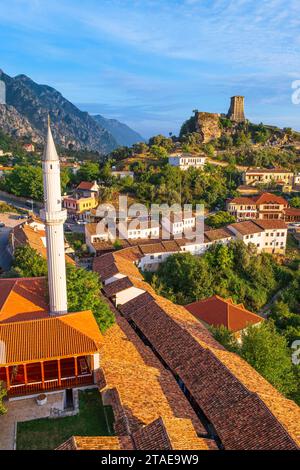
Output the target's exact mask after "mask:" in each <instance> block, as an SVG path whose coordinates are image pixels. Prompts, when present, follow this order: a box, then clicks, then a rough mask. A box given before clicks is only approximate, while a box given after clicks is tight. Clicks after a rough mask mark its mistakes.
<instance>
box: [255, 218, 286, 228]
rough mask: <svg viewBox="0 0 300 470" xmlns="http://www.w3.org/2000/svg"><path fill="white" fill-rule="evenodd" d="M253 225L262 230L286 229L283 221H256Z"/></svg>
mask: <svg viewBox="0 0 300 470" xmlns="http://www.w3.org/2000/svg"><path fill="white" fill-rule="evenodd" d="M255 224H256V225H257V226H258V227H261V228H262V229H264V230H272V229H275V230H276V229H285V230H286V229H287V225H286V223H285V222H284V221H283V220H278V219H274V220H260V219H259V220H256V221H255Z"/></svg>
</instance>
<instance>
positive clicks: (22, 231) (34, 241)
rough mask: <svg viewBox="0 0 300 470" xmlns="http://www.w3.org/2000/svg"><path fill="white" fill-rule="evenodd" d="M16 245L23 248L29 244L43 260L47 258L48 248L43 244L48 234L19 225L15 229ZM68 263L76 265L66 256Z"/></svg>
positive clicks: (25, 225)
mask: <svg viewBox="0 0 300 470" xmlns="http://www.w3.org/2000/svg"><path fill="white" fill-rule="evenodd" d="M13 235H14V245H15V247H17V246H23V245H26V244H28V245H29V246H30V247H31V248H33V249H34V250H36V251H37V252H38V253H39V254H40V255H41V256H42V257H43V258H47V248H46V246H45V244H44V243H43V240H42V239H43V238H44V239H46V232H45V231H44V230H34V228H33V227H31V226H30V225H28V224H26V223H25V224H22V225H18V226H16V227H15V228H14V229H13ZM65 259H66V262H67V263H70V264H73V265H74V264H75V261H74V260H73V259H72V258H70V256H68V255H65Z"/></svg>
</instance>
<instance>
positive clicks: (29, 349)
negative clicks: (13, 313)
mask: <svg viewBox="0 0 300 470" xmlns="http://www.w3.org/2000/svg"><path fill="white" fill-rule="evenodd" d="M0 342H1V344H2V346H4V348H2V349H1V354H0V356H1V358H0V362H1V364H0V365H10V364H22V363H24V362H35V361H41V360H48V359H54V358H58V357H69V356H73V355H81V354H88V353H95V352H97V351H98V350H99V348H100V345H101V343H102V335H101V333H100V331H99V328H98V325H97V323H96V321H95V319H94V316H93V314H92V313H91V312H90V311H86V312H78V313H70V314H68V315H62V316H59V317H50V316H48V317H46V318H42V319H35V320H30V321H17V322H11V323H1V324H0Z"/></svg>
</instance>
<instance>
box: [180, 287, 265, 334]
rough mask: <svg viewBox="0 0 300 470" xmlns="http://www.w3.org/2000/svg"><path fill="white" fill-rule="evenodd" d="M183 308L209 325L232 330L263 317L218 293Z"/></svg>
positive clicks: (261, 319)
mask: <svg viewBox="0 0 300 470" xmlns="http://www.w3.org/2000/svg"><path fill="white" fill-rule="evenodd" d="M185 308H186V309H187V310H188V311H189V312H191V313H192V314H193V315H194V316H195V317H196V318H198V319H199V320H202V321H204V322H205V323H207V324H209V325H213V326H221V325H223V326H225V327H226V328H227V329H228V330H231V331H234V332H236V331H241V330H243V329H244V328H246V327H247V326H249V325H254V324H256V323H259V322H261V321H263V318H261V317H259V316H258V315H256V314H255V313H252V312H250V311H249V310H246V309H245V307H244V306H243V305H235V304H234V303H233V302H232V301H231V300H226V299H223V298H222V297H219V296H218V295H214V296H213V297H210V298H209V299H205V300H199V301H198V302H193V303H192V304H189V305H186V306H185Z"/></svg>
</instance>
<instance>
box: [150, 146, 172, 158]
mask: <svg viewBox="0 0 300 470" xmlns="http://www.w3.org/2000/svg"><path fill="white" fill-rule="evenodd" d="M150 155H151V156H153V157H155V158H167V156H168V152H167V150H166V149H165V147H162V146H161V145H152V146H151V147H150Z"/></svg>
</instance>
